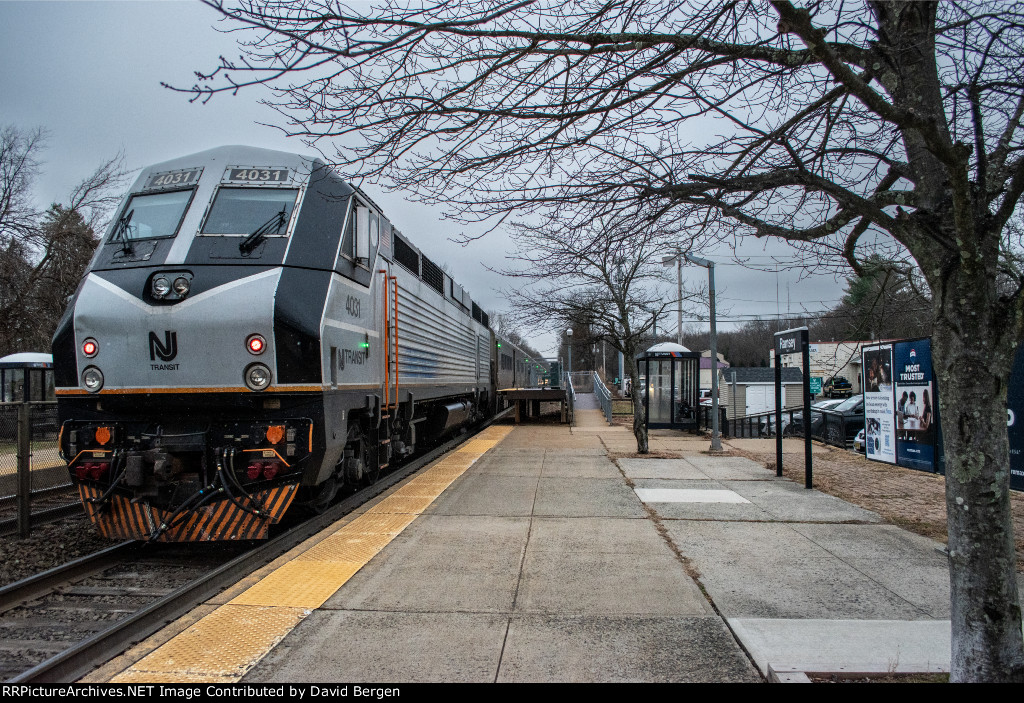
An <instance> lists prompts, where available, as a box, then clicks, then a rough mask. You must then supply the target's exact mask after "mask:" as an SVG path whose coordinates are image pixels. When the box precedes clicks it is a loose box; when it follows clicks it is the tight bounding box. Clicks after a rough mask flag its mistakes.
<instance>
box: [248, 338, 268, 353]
mask: <svg viewBox="0 0 1024 703" xmlns="http://www.w3.org/2000/svg"><path fill="white" fill-rule="evenodd" d="M245 348H246V349H248V350H249V353H250V354H262V353H263V352H264V351H265V350H266V348H267V340H265V339H263V335H261V334H250V335H249V338H248V339H247V340H245Z"/></svg>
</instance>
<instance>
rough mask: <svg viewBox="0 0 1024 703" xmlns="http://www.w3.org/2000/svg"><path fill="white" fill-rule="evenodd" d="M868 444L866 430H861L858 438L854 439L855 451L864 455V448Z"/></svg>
mask: <svg viewBox="0 0 1024 703" xmlns="http://www.w3.org/2000/svg"><path fill="white" fill-rule="evenodd" d="M866 443H867V440H866V439H865V437H864V430H861V431H860V432H858V433H857V436H856V437H854V438H853V451H855V452H860V453H861V454H864V453H865V450H864V446H865V444H866Z"/></svg>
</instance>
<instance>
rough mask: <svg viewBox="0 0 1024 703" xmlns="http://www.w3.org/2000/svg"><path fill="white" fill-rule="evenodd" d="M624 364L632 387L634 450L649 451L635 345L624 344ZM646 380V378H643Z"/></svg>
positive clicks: (643, 393)
mask: <svg viewBox="0 0 1024 703" xmlns="http://www.w3.org/2000/svg"><path fill="white" fill-rule="evenodd" d="M623 357H624V360H625V364H626V374H627V375H628V376H629V381H630V384H631V385H632V387H633V436H634V437H636V451H637V453H638V454H647V453H648V452H650V446H649V445H648V443H647V417H646V415H645V408H644V398H645V397H646V393H645V391H646V390H647V388H646V386H645V385H644V384H642V383H640V375H639V373H638V372H637V368H636V345H635V344H628V343H627V345H626V350H625V352H624V353H623ZM645 381H646V379H645Z"/></svg>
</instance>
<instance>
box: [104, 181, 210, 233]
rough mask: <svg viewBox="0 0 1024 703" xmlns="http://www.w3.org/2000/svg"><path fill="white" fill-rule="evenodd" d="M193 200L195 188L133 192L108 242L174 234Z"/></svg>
mask: <svg viewBox="0 0 1024 703" xmlns="http://www.w3.org/2000/svg"><path fill="white" fill-rule="evenodd" d="M191 199H192V189H188V190H175V191H171V192H165V193H148V194H146V195H133V196H132V197H131V199H130V200H129V201H128V205H127V206H126V207H125V209H124V210H123V211H122V213H121V217H120V218H119V219H118V221H117V223H115V225H114V230H113V233H112V234H111V236H110V239H109V240H108V241H110V242H114V241H121V242H123V241H126V240H137V239H159V238H163V237H173V236H174V235H176V234H177V233H178V227H179V226H180V225H181V220H182V219H183V218H184V217H185V210H186V209H187V208H188V204H189V201H190V200H191Z"/></svg>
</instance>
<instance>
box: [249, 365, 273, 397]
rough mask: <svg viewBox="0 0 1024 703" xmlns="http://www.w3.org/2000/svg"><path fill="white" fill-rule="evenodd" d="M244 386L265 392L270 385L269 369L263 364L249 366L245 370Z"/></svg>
mask: <svg viewBox="0 0 1024 703" xmlns="http://www.w3.org/2000/svg"><path fill="white" fill-rule="evenodd" d="M245 385H247V386H248V387H249V388H250V389H251V390H254V391H262V390H266V388H267V386H269V385H270V369H268V368H267V367H266V366H264V365H263V364H249V366H247V367H246V368H245Z"/></svg>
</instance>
